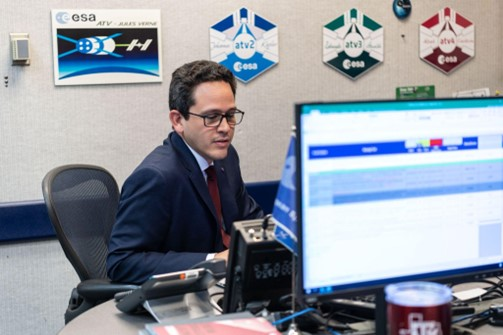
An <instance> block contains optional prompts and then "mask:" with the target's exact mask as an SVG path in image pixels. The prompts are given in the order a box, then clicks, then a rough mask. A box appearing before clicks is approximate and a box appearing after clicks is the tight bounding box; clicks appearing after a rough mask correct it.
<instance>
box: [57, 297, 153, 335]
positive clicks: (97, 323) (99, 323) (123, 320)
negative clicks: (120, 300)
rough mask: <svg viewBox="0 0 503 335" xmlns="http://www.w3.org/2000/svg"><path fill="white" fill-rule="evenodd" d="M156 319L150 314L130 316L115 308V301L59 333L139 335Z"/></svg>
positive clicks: (77, 334)
mask: <svg viewBox="0 0 503 335" xmlns="http://www.w3.org/2000/svg"><path fill="white" fill-rule="evenodd" d="M153 322H155V319H154V318H153V317H152V316H151V315H150V314H148V313H144V314H137V315H129V314H125V313H123V312H121V311H119V310H118V309H117V308H116V307H115V301H114V300H113V299H112V300H109V301H107V302H104V303H102V304H100V305H98V306H96V307H94V308H92V309H90V310H88V311H86V312H84V313H82V314H81V315H79V316H78V317H76V318H75V319H73V320H72V321H70V322H69V323H68V324H66V325H65V327H64V328H63V329H61V331H60V332H59V333H58V334H60V335H80V334H82V335H89V334H93V335H110V334H121V335H129V334H131V335H138V331H139V330H140V329H143V328H144V327H145V323H153Z"/></svg>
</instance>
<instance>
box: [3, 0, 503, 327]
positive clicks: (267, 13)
mask: <svg viewBox="0 0 503 335" xmlns="http://www.w3.org/2000/svg"><path fill="white" fill-rule="evenodd" d="M6 3H7V1H6ZM412 3H413V10H412V14H411V16H410V17H409V18H408V19H407V20H405V21H399V20H398V19H396V18H395V17H394V15H393V13H392V10H391V1H389V2H386V3H384V4H383V1H381V0H345V1H329V0H316V1H300V0H276V1H266V0H249V1H240V0H187V1H174V0H164V1H148V2H144V1H139V0H129V1H118V0H109V1H95V0H89V1H87V2H86V4H85V5H83V3H81V2H78V1H58V0H46V1H35V0H18V1H16V2H14V1H9V2H8V3H7V4H5V3H4V5H3V6H2V11H1V12H0V32H1V33H0V46H1V47H2V52H1V53H0V78H1V79H2V80H3V79H4V77H8V85H7V87H5V86H0V202H14V201H27V200H40V199H41V198H42V195H41V190H40V183H41V181H42V178H43V176H44V175H45V173H46V172H47V171H49V170H50V169H51V168H53V167H55V166H57V165H61V164H67V163H76V162H83V163H90V164H97V165H101V166H104V167H106V168H107V169H109V170H110V171H111V172H112V173H113V174H114V176H116V178H117V180H118V182H119V184H122V182H123V180H124V179H125V178H126V177H127V175H128V174H129V173H130V172H131V171H132V169H133V168H134V167H135V166H136V165H137V164H138V163H139V161H140V160H141V159H142V158H143V157H144V156H145V155H146V154H147V153H148V152H150V151H151V150H152V149H153V148H154V147H155V146H156V145H158V144H160V143H161V141H162V139H163V138H164V137H165V136H166V134H167V133H168V131H169V130H170V125H169V122H168V117H167V116H168V114H167V112H168V105H167V91H168V85H169V79H170V74H171V73H172V71H173V70H174V69H175V68H176V67H178V66H180V65H181V64H183V63H185V62H187V61H191V60H194V59H201V58H204V59H208V58H209V46H208V45H209V27H210V26H211V25H213V24H214V23H216V22H218V21H219V20H221V19H222V18H224V17H225V16H227V15H228V14H230V13H231V12H233V11H235V10H237V9H239V8H240V7H242V6H246V7H248V8H249V9H250V10H253V11H255V12H256V13H257V14H259V15H261V16H263V17H265V18H267V19H268V20H270V21H272V22H273V23H276V24H277V25H278V27H279V42H280V61H279V64H278V65H276V66H275V67H273V68H272V69H270V70H268V71H267V72H266V73H264V74H262V75H261V76H260V77H258V78H257V79H255V80H253V81H251V82H250V83H248V84H246V85H245V84H239V87H238V96H237V102H238V106H239V107H240V108H241V109H243V110H244V111H246V117H245V121H244V123H243V124H242V125H240V126H239V128H238V130H237V134H236V138H235V142H234V143H235V145H236V147H237V148H238V150H239V152H240V156H241V160H242V168H243V174H244V178H245V180H246V181H247V182H255V181H268V180H277V179H279V178H280V175H281V169H282V164H283V160H284V157H285V154H286V149H287V145H288V139H289V134H290V129H291V126H292V123H293V105H294V103H295V102H300V101H308V100H360V99H393V98H394V94H395V88H396V87H397V86H409V85H435V87H436V93H437V96H438V97H444V96H451V95H452V93H453V92H455V91H460V90H468V89H474V88H482V87H488V88H490V90H491V92H494V91H495V90H497V89H499V90H502V89H503V68H502V66H501V63H500V61H501V53H502V51H503V27H502V23H501V20H500V18H501V17H502V14H503V10H502V7H503V3H502V2H501V1H500V0H447V1H433V0H422V1H413V2H412ZM445 6H451V7H452V8H454V9H455V10H457V11H458V12H460V13H461V14H463V15H465V16H467V17H468V18H469V19H471V20H472V21H473V22H474V23H475V30H476V33H475V34H476V55H475V57H474V59H472V60H470V61H469V62H468V63H467V64H465V65H464V66H462V67H461V68H459V69H457V70H456V71H454V72H453V73H451V74H449V75H445V74H443V73H441V72H439V71H438V70H435V69H434V68H432V67H431V66H430V65H427V64H426V63H424V62H423V61H421V60H420V59H419V56H418V54H419V51H418V38H419V32H418V26H419V24H420V23H421V22H423V21H424V20H426V19H427V18H429V17H431V16H432V15H433V14H434V13H436V11H438V10H440V9H441V8H443V7H445ZM84 7H87V8H99V9H107V8H110V9H120V8H124V9H130V8H154V9H156V8H159V9H161V11H162V27H163V28H162V34H163V35H162V49H163V52H162V55H163V56H162V61H163V77H164V82H163V83H162V84H128V85H94V86H79V87H55V86H54V84H53V67H52V65H53V64H52V42H51V41H52V40H51V33H50V29H51V24H50V10H51V9H70V8H79V9H80V8H84ZM351 8H358V9H359V10H361V11H363V12H364V13H365V14H366V15H368V16H370V17H371V18H372V19H374V20H375V21H377V22H378V23H380V24H382V25H383V26H384V40H385V42H384V48H385V58H384V63H383V64H381V65H379V66H377V67H376V68H374V69H372V70H371V71H370V72H369V73H367V74H365V75H364V76H362V77H361V78H359V79H357V80H355V81H353V80H351V79H348V78H346V77H345V76H343V75H341V74H340V73H338V72H336V71H334V70H333V69H331V68H329V67H328V66H326V65H324V64H323V63H322V61H321V59H322V45H321V44H322V26H324V25H325V24H327V23H329V22H330V21H332V20H333V19H335V18H336V17H338V16H340V15H341V14H342V13H343V12H345V11H347V10H349V9H351ZM11 32H27V33H29V34H30V38H31V52H32V62H31V65H30V66H26V67H13V66H11V62H10V54H9V47H8V45H9V33H11ZM2 85H3V82H2ZM0 224H2V222H0ZM3 224H16V223H15V222H8V223H5V222H4V223H3ZM0 268H1V269H2V271H1V272H0V296H1V297H2V300H1V301H0V333H25V334H30V333H31V334H54V333H55V332H56V331H57V330H58V329H59V328H61V327H62V326H63V312H64V309H65V308H66V303H67V299H68V294H69V292H70V289H71V287H73V286H74V285H75V284H76V282H77V278H76V275H75V274H74V272H73V270H72V268H71V266H70V264H69V263H68V262H67V261H66V259H65V258H64V255H63V253H62V251H61V249H60V247H59V245H58V243H57V241H55V240H43V241H34V242H30V243H19V244H18V243H11V244H2V245H0ZM34 292H35V293H34Z"/></svg>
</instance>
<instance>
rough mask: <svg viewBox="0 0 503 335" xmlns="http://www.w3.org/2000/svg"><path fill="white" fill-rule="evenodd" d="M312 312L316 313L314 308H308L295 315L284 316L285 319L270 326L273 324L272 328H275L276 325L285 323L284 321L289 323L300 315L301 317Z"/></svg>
mask: <svg viewBox="0 0 503 335" xmlns="http://www.w3.org/2000/svg"><path fill="white" fill-rule="evenodd" d="M313 311H316V310H315V309H314V308H312V307H309V308H306V309H303V310H301V311H298V312H297V313H293V314H292V315H289V316H286V317H284V318H282V319H279V320H276V321H274V322H273V323H272V324H273V326H276V325H279V324H281V323H283V322H286V321H289V320H291V319H294V318H296V317H298V316H300V315H303V314H306V313H309V312H313Z"/></svg>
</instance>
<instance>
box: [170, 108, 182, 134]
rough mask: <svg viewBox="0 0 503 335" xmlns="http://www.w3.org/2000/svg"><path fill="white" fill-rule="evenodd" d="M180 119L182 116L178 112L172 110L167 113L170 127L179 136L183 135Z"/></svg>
mask: <svg viewBox="0 0 503 335" xmlns="http://www.w3.org/2000/svg"><path fill="white" fill-rule="evenodd" d="M182 119H183V116H182V114H181V113H180V112H179V111H178V110H176V109H172V110H170V111H169V121H171V126H172V127H173V129H174V130H175V131H176V132H177V133H179V134H180V133H183V124H182Z"/></svg>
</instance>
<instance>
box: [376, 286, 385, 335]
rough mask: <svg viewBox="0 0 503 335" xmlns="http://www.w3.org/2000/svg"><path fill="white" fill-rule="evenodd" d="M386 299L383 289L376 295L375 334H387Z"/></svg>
mask: <svg viewBox="0 0 503 335" xmlns="http://www.w3.org/2000/svg"><path fill="white" fill-rule="evenodd" d="M386 308H387V306H386V299H385V297H384V290H383V289H381V290H379V291H378V292H376V294H375V334H376V335H386V334H387V316H386Z"/></svg>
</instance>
